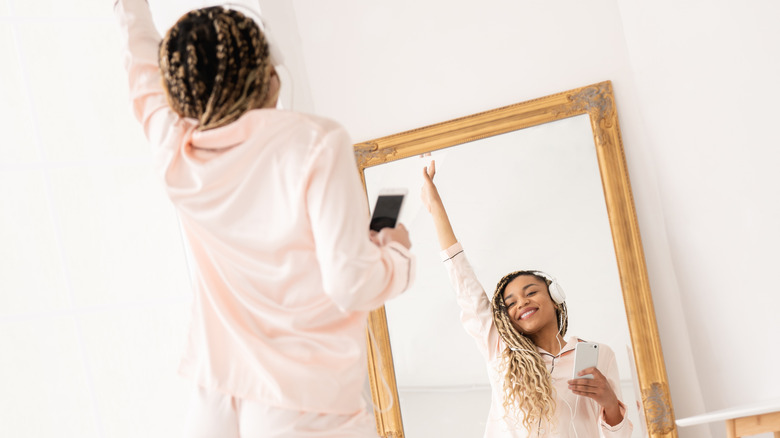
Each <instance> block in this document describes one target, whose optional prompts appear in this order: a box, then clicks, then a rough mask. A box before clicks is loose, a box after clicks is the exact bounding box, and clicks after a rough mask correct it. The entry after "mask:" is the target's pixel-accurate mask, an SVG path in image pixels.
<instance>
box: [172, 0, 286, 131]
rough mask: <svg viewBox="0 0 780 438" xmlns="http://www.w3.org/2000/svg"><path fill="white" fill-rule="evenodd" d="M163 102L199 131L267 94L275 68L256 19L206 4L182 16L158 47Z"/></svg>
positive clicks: (237, 113) (257, 102)
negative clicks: (163, 95)
mask: <svg viewBox="0 0 780 438" xmlns="http://www.w3.org/2000/svg"><path fill="white" fill-rule="evenodd" d="M159 62H160V70H161V72H162V76H163V87H164V88H165V91H166V94H167V97H168V103H169V104H170V106H171V108H172V109H173V111H175V112H176V113H177V114H179V115H180V116H182V117H189V118H194V119H197V120H198V122H199V126H198V129H199V130H207V129H212V128H217V127H219V126H223V125H226V124H228V123H230V122H233V121H235V120H237V119H238V118H239V117H241V115H242V114H244V113H245V112H246V111H248V110H251V109H253V108H258V107H260V106H261V105H262V104H263V103H265V101H266V100H267V99H268V97H269V88H270V82H271V81H270V79H271V75H272V74H273V71H274V68H273V65H272V64H271V62H270V60H269V50H268V43H267V42H266V39H265V35H263V33H262V32H261V31H260V28H259V27H258V25H257V23H255V22H254V20H252V19H251V18H249V17H247V16H245V15H244V14H242V13H240V12H238V11H235V10H232V9H227V8H223V7H221V6H215V7H208V8H203V9H197V10H194V11H190V12H188V13H187V14H185V15H184V16H182V17H181V18H180V19H179V21H177V22H176V24H175V25H174V26H173V27H171V28H170V29H169V30H168V32H167V33H166V34H165V38H163V40H162V42H161V43H160V49H159Z"/></svg>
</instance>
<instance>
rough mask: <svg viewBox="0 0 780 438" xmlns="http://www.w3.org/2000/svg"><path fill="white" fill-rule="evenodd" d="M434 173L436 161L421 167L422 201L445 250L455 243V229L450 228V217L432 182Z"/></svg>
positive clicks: (440, 244) (456, 240)
mask: <svg viewBox="0 0 780 438" xmlns="http://www.w3.org/2000/svg"><path fill="white" fill-rule="evenodd" d="M435 175H436V161H431V164H430V166H427V167H425V168H423V187H422V194H421V197H422V201H423V204H424V205H425V207H426V208H427V209H428V212H429V213H430V214H431V218H433V225H434V226H435V227H436V236H437V237H438V238H439V246H441V249H442V250H445V249H447V248H449V247H451V246H452V245H454V244H455V243H457V242H458V239H457V238H456V237H455V231H453V230H452V224H451V223H450V218H449V217H448V216H447V210H445V209H444V203H442V201H441V197H440V196H439V190H438V189H437V188H436V184H434V183H433V177H434V176H435Z"/></svg>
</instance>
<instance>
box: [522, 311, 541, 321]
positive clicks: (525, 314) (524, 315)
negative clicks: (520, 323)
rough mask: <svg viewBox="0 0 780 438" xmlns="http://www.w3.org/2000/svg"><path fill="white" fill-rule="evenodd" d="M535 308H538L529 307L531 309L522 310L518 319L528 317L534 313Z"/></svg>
mask: <svg viewBox="0 0 780 438" xmlns="http://www.w3.org/2000/svg"><path fill="white" fill-rule="evenodd" d="M537 310H539V309H531V310H527V311H525V312H523V314H522V315H520V319H521V320H523V319H528V318H529V317H530V316H531V315H533V314H534V313H536V311H537Z"/></svg>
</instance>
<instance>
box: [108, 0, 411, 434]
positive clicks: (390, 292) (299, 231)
mask: <svg viewBox="0 0 780 438" xmlns="http://www.w3.org/2000/svg"><path fill="white" fill-rule="evenodd" d="M115 12H116V16H117V19H118V22H119V27H120V30H121V37H122V44H123V50H124V64H125V67H126V69H127V73H128V78H129V85H130V96H131V100H132V107H133V111H134V114H135V117H136V118H137V119H138V120H139V122H140V123H141V124H142V125H143V129H144V132H145V134H146V137H147V138H148V139H149V142H150V143H151V144H152V146H153V152H154V157H155V163H156V166H157V167H158V170H159V174H160V176H161V179H162V183H163V185H164V187H165V190H166V191H167V194H168V196H169V197H170V199H171V201H172V203H173V205H174V206H175V208H176V211H177V214H178V217H179V219H180V221H181V226H182V229H183V234H184V236H185V241H186V247H187V251H188V252H189V253H190V255H191V258H192V260H193V261H194V265H193V266H192V273H193V283H194V301H193V311H192V321H191V326H190V331H189V336H188V340H187V345H186V348H185V350H184V357H183V358H182V361H181V365H180V372H181V374H183V375H184V376H186V377H188V378H190V379H192V380H193V381H194V382H195V383H196V388H197V390H196V391H195V392H196V394H195V396H194V397H193V402H192V407H191V409H190V411H191V413H190V420H189V422H188V426H187V436H215V437H217V436H218V437H238V436H263V437H271V436H274V437H276V436H279V437H306V436H317V437H352V436H355V437H358V436H360V437H365V436H375V435H376V432H375V424H374V422H373V417H372V415H371V412H370V411H369V407H368V406H367V403H366V402H365V401H364V400H363V397H362V392H363V388H364V385H365V384H366V378H367V368H366V339H365V329H366V317H367V314H368V312H369V311H370V310H372V309H375V308H377V307H380V306H382V304H383V303H384V302H385V301H386V300H388V299H390V298H392V297H394V296H396V295H398V294H400V293H401V292H403V291H404V290H406V289H407V288H408V287H409V285H410V283H411V281H412V278H413V270H414V259H413V257H412V255H411V253H410V252H409V247H410V246H411V245H410V242H409V236H408V233H407V232H406V229H405V228H404V227H403V226H402V225H399V226H398V227H396V228H386V229H384V230H382V231H381V232H380V233H379V234H377V235H375V236H372V237H369V231H368V229H369V217H368V206H367V203H366V199H365V194H364V192H363V189H362V186H361V184H360V178H359V175H358V171H357V167H356V165H355V159H354V155H353V149H352V145H351V141H350V138H349V136H348V135H347V133H346V132H345V130H344V128H342V127H341V126H340V125H338V124H337V123H335V122H333V121H330V120H327V119H324V118H320V117H316V116H312V115H306V114H301V113H296V112H292V111H283V110H277V109H276V108H275V107H276V101H277V95H278V92H279V78H278V75H277V74H276V72H275V69H274V65H273V60H272V59H271V57H270V54H269V47H268V44H267V42H266V39H265V35H264V33H263V31H262V29H261V28H260V25H261V24H259V23H257V22H255V21H254V20H252V19H251V18H248V17H247V16H245V15H244V14H242V13H240V12H238V11H236V10H234V9H227V8H223V7H214V8H205V9H200V10H196V11H192V12H190V13H188V14H186V15H184V16H183V17H182V18H181V19H180V20H179V21H178V22H177V23H176V24H175V25H174V26H173V27H172V28H171V29H170V30H169V31H168V32H167V33H166V35H165V37H164V38H161V37H160V35H159V34H158V32H157V31H156V29H155V27H154V24H153V22H152V17H151V14H150V11H149V8H148V5H147V3H146V1H145V0H119V1H117V3H116V5H115Z"/></svg>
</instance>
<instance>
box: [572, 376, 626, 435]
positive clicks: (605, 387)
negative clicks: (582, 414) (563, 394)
mask: <svg viewBox="0 0 780 438" xmlns="http://www.w3.org/2000/svg"><path fill="white" fill-rule="evenodd" d="M586 374H592V375H593V378H592V379H572V380H569V382H568V383H569V389H570V390H571V392H573V393H574V394H577V395H581V396H583V397H588V398H590V399H593V400H595V401H596V403H598V404H599V405H600V406H601V407H602V408H604V420H605V421H606V422H607V424H609V425H610V426H614V425H616V424H618V423H620V422H621V421H623V414H621V413H620V402H619V400H618V398H617V395H615V391H614V390H613V389H612V387H611V386H610V385H609V381H608V380H607V378H606V377H604V374H602V373H601V371H599V370H598V368H596V367H590V368H585V369H584V370H582V371H580V373H579V375H580V376H584V375H586Z"/></svg>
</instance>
